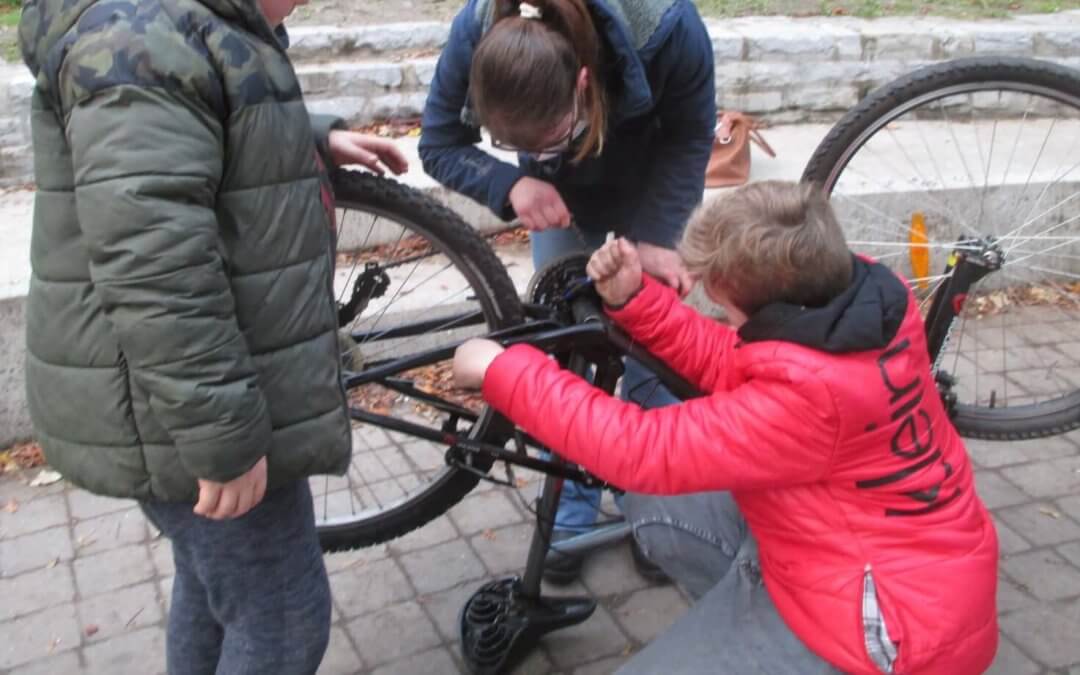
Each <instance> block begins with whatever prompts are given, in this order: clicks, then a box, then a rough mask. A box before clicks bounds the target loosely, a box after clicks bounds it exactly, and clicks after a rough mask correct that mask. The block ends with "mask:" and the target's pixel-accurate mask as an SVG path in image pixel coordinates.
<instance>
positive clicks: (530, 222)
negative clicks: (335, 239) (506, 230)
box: [420, 0, 716, 583]
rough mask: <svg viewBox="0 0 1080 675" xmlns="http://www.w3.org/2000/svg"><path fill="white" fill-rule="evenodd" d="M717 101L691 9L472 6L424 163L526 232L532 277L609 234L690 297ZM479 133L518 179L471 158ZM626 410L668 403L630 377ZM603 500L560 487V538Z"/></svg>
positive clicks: (476, 0) (632, 368)
mask: <svg viewBox="0 0 1080 675" xmlns="http://www.w3.org/2000/svg"><path fill="white" fill-rule="evenodd" d="M714 99H715V94H714V84H713V57H712V44H711V42H710V40H709V36H708V34H707V32H706V30H705V26H704V24H703V23H702V21H701V18H700V17H699V16H698V13H697V10H696V9H695V8H694V5H693V3H692V2H690V0H528V1H527V2H524V1H523V2H518V1H517V0H470V2H469V3H468V4H467V5H466V6H465V8H464V9H463V10H462V11H461V13H460V14H459V15H458V16H457V18H456V19H455V20H454V24H453V28H452V29H451V33H450V39H449V43H448V45H447V47H446V49H445V51H444V52H443V54H442V56H441V58H440V59H439V64H438V67H437V68H436V71H435V76H434V80H433V81H432V84H431V92H430V95H429V97H428V100H427V104H426V107H425V109H424V118H423V134H422V136H421V139H420V158H421V160H422V161H423V165H424V169H425V171H427V172H428V173H429V174H431V175H432V176H433V177H434V178H435V179H436V180H438V181H439V182H440V183H442V184H444V185H446V186H448V187H450V188H452V189H454V190H456V191H458V192H461V193H463V194H465V195H467V196H469V197H471V198H473V199H475V200H477V201H479V202H481V203H483V204H486V205H487V206H488V207H489V208H490V209H491V210H492V211H494V212H495V214H496V215H498V216H499V217H501V218H503V219H506V220H510V219H513V218H515V217H517V218H519V219H520V220H521V221H522V222H523V223H524V224H525V226H526V227H528V228H529V230H530V231H531V240H532V252H533V262H534V264H535V265H536V267H537V268H540V267H541V266H543V265H544V264H546V263H547V262H549V261H551V260H553V259H555V258H558V257H560V256H562V255H565V254H567V253H571V252H575V251H581V250H585V249H595V248H597V247H599V246H600V245H601V244H602V243H603V241H604V238H605V236H606V234H607V233H608V232H609V231H614V232H616V233H618V234H620V235H622V236H625V237H627V238H629V239H631V240H633V241H635V242H636V243H637V246H638V251H639V253H640V257H641V262H642V265H643V266H644V268H645V270H646V271H647V272H649V273H650V274H651V275H652V276H653V277H654V278H656V279H659V280H660V281H662V282H663V283H665V284H667V285H668V286H671V287H673V288H675V289H677V290H678V292H679V293H680V294H683V295H685V294H686V293H687V292H688V291H689V289H690V286H691V282H690V278H689V276H688V275H687V273H686V270H685V269H684V268H683V266H682V264H681V263H680V261H679V257H678V255H677V254H676V253H675V251H674V250H673V246H674V242H675V241H676V240H677V238H678V235H679V232H680V231H681V230H682V228H683V226H684V225H685V224H686V220H687V218H688V217H689V215H690V213H691V211H692V210H693V208H694V207H695V206H696V205H697V204H698V203H700V201H701V197H702V190H703V184H704V174H705V166H706V164H707V163H708V157H709V151H710V149H711V147H712V139H713V129H714V126H715V124H716V105H715V100H714ZM481 126H483V127H485V128H486V129H487V130H488V131H489V132H490V134H491V137H492V141H493V143H494V145H495V146H496V147H499V148H502V149H508V150H515V151H517V152H518V166H514V165H512V164H508V163H506V162H502V161H499V160H498V159H496V158H495V157H493V156H491V155H489V154H487V153H485V152H483V151H482V150H481V149H479V148H477V147H476V144H477V143H478V142H479V141H480V140H481V136H480V127H481ZM572 225H576V228H573V227H571V226H572ZM623 394H624V397H626V398H631V399H633V400H635V401H637V402H638V403H640V404H642V405H645V406H647V407H654V406H658V405H665V404H669V403H672V402H674V401H675V399H674V398H673V397H672V396H671V395H670V394H669V393H667V392H666V391H665V390H663V389H662V388H660V387H658V386H657V383H656V382H655V380H653V379H651V378H649V377H648V374H647V373H646V372H645V371H644V370H643V369H642V368H641V367H640V366H638V365H637V364H634V363H631V364H627V373H626V377H625V378H624V381H623ZM599 500H600V493H599V491H598V490H590V489H585V488H583V487H582V486H579V485H567V486H566V488H565V489H564V490H563V492H562V501H561V502H560V507H559V512H558V516H557V519H556V526H555V527H556V531H555V534H554V538H555V539H556V540H558V539H562V538H566V537H568V536H572V535H573V534H575V533H578V532H581V531H583V530H586V529H588V528H589V527H591V526H592V525H593V524H594V523H595V521H596V515H597V507H596V505H597V504H598V503H599ZM636 559H637V560H639V561H640V560H641V558H640V557H636ZM580 568H581V559H580V558H578V557H574V556H564V557H561V558H560V559H559V560H557V561H555V562H554V563H552V564H549V565H548V566H547V568H546V569H545V576H546V577H547V578H548V579H549V580H551V581H554V582H556V583H558V582H563V583H569V582H570V581H572V580H573V579H574V578H576V577H577V575H578V573H579V572H580Z"/></svg>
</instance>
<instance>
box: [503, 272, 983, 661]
mask: <svg viewBox="0 0 1080 675" xmlns="http://www.w3.org/2000/svg"><path fill="white" fill-rule="evenodd" d="M611 314H612V316H613V317H614V318H615V319H616V320H617V321H618V322H619V323H620V324H621V325H622V326H624V327H625V328H626V329H627V330H628V331H629V333H630V334H631V335H632V336H633V337H634V338H635V339H636V340H638V341H639V342H641V343H642V344H644V346H646V347H647V348H648V349H649V351H651V352H652V353H653V354H655V355H656V356H658V357H659V358H661V359H662V360H664V361H665V362H667V363H668V364H669V365H670V366H671V367H673V368H674V369H675V370H676V371H677V372H678V373H680V374H681V375H682V376H683V377H684V378H685V379H687V380H688V381H689V382H691V383H693V384H695V385H696V386H697V388H698V389H699V390H700V391H704V392H708V395H707V396H705V397H702V398H698V399H694V400H690V401H687V402H685V403H683V404H681V405H677V406H671V407H667V408H659V409H654V410H641V409H640V408H638V407H636V406H634V405H631V404H627V403H625V402H623V401H620V400H617V399H615V398H612V397H611V396H608V395H606V394H604V393H603V392H601V391H599V390H597V389H595V388H593V387H591V386H590V385H588V384H587V383H585V382H584V381H582V380H581V379H579V378H577V377H575V376H573V375H572V374H570V373H569V372H567V371H563V370H561V369H560V368H559V367H558V364H557V363H555V362H554V361H552V360H551V359H549V358H548V357H547V356H546V355H545V354H544V353H542V352H540V351H538V350H536V349H534V348H532V347H528V346H516V347H512V348H511V349H508V350H507V351H506V352H504V353H503V354H501V355H500V356H499V357H498V358H497V359H496V360H495V361H494V363H493V364H492V366H491V367H490V368H489V369H488V371H487V373H486V375H485V378H484V386H483V393H484V397H485V398H486V399H487V400H488V401H489V402H490V403H491V404H492V405H494V406H495V407H496V408H497V409H498V410H500V411H501V412H503V413H504V414H505V415H506V416H507V417H509V418H511V419H513V420H514V421H515V422H517V423H518V424H520V425H521V426H522V427H523V428H524V429H525V430H527V431H528V432H529V433H530V434H532V435H534V436H535V437H536V438H538V439H539V440H540V441H541V442H542V443H544V444H545V445H547V446H548V447H550V448H552V449H553V450H555V451H557V452H558V453H559V454H561V455H562V456H564V457H565V458H567V459H568V460H569V461H571V462H576V463H578V464H580V465H582V466H584V467H586V468H587V469H588V470H589V471H591V472H593V473H594V474H595V475H597V476H599V477H600V478H602V479H604V480H606V481H608V482H610V483H612V484H614V485H618V486H620V487H622V488H624V489H626V490H629V491H633V492H643V493H653V494H665V495H673V494H684V493H691V492H700V491H707V490H730V491H731V492H732V494H733V495H734V497H735V500H736V502H737V503H738V505H739V508H740V509H741V511H742V513H743V515H744V516H745V517H746V520H747V523H748V524H749V526H750V529H751V531H752V532H753V534H754V536H755V537H756V539H757V541H758V545H759V551H760V557H761V570H762V574H763V577H764V579H765V584H766V587H767V588H768V591H769V594H770V596H771V597H772V599H773V601H774V602H775V604H776V607H777V609H778V610H779V612H780V615H781V616H782V617H783V618H784V621H785V622H786V623H787V625H788V626H789V627H790V628H791V630H792V631H793V632H794V633H795V634H796V635H798V636H799V638H800V639H801V640H802V641H803V642H804V643H805V644H806V645H807V646H808V647H809V648H810V649H812V650H813V651H814V652H815V653H816V654H818V655H819V656H821V657H822V658H824V659H825V660H827V661H829V662H830V663H831V664H833V665H834V666H836V667H838V668H840V669H842V670H844V671H845V672H851V673H876V672H879V671H878V669H877V668H876V667H875V666H874V664H873V662H872V661H871V660H870V658H869V656H868V655H867V651H866V647H865V646H864V627H863V621H862V614H861V608H862V597H863V584H864V579H865V578H866V576H868V575H867V574H866V573H869V575H872V577H873V581H874V584H875V587H876V591H877V597H878V602H879V604H880V607H881V613H882V615H883V616H884V619H885V625H886V628H887V631H888V635H889V638H890V639H891V640H892V641H893V642H895V643H896V644H897V650H898V654H897V657H896V661H895V662H894V664H893V668H894V670H893V672H896V673H940V674H941V675H963V674H966V673H979V672H982V671H983V670H985V669H986V668H988V667H989V665H990V663H991V661H992V660H993V656H994V653H995V651H996V649H997V636H998V628H997V612H996V599H995V596H996V587H997V560H998V543H997V536H996V533H995V531H994V526H993V522H992V520H991V518H990V516H989V514H988V513H987V511H986V508H985V507H984V506H983V504H982V502H981V501H980V500H979V498H978V497H977V496H976V494H975V486H974V481H973V476H972V469H971V464H970V462H969V460H968V457H967V454H966V452H965V449H964V446H963V443H962V442H961V440H960V438H959V436H958V435H957V433H956V431H955V429H954V428H953V426H952V424H951V423H950V421H949V420H948V418H947V414H946V412H945V410H944V407H943V406H942V403H941V399H940V396H939V394H938V392H937V389H936V386H935V384H934V382H933V381H932V378H931V377H930V363H929V357H928V355H927V348H926V342H925V337H924V328H923V322H922V319H921V318H920V315H919V311H918V305H917V303H916V301H915V300H914V298H913V297H912V295H911V293H910V291H909V290H908V288H907V287H906V286H905V285H904V284H903V283H902V282H901V281H900V280H899V279H897V277H895V276H894V275H893V274H892V273H891V272H889V271H888V269H886V268H885V267H883V266H881V265H878V264H871V263H868V262H867V261H863V260H856V272H855V279H854V282H853V284H852V286H851V287H850V288H849V289H848V291H847V292H846V293H844V294H843V295H842V296H841V297H839V298H837V299H836V300H834V301H833V302H831V303H830V304H829V305H827V306H826V307H824V308H816V309H815V308H805V307H795V306H790V305H782V304H778V305H770V306H767V307H765V308H764V309H762V310H761V311H759V312H758V313H756V314H755V315H754V316H752V317H751V318H750V320H749V321H748V322H747V323H746V324H745V325H743V326H742V327H741V328H740V329H739V331H738V332H736V331H734V330H732V329H731V328H729V327H727V326H724V325H722V324H720V323H717V322H715V321H713V320H710V319H708V318H706V317H703V316H701V315H700V314H698V313H697V312H695V311H693V310H692V309H690V308H688V307H686V306H685V305H683V304H682V303H681V302H679V300H678V298H677V297H676V295H675V294H674V292H673V291H671V290H669V289H667V288H665V287H663V286H662V285H660V284H659V283H657V282H655V281H652V280H650V279H646V282H645V285H644V287H643V289H642V290H641V291H640V292H639V294H638V295H637V296H636V297H635V298H634V299H633V300H631V301H630V302H629V303H628V305H627V306H626V307H624V308H623V309H621V310H618V311H612V312H611ZM556 420H557V422H556ZM717 639H723V636H717Z"/></svg>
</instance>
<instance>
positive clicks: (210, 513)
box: [195, 457, 266, 520]
mask: <svg viewBox="0 0 1080 675" xmlns="http://www.w3.org/2000/svg"><path fill="white" fill-rule="evenodd" d="M265 494H266V458H265V457H263V458H261V459H259V461H258V462H255V466H253V467H251V468H250V469H248V472H247V473H245V474H244V475H242V476H240V477H239V478H234V479H232V480H231V481H229V482H228V483H218V482H215V481H212V480H203V479H202V478H200V479H199V503H198V504H196V505H195V514H196V515H199V516H203V517H204V518H210V519H211V520H227V519H229V518H239V517H240V516H242V515H244V514H245V513H247V512H248V511H250V510H251V509H253V508H255V506H257V505H258V503H259V502H261V501H262V498H263V495H265Z"/></svg>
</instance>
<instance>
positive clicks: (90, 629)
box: [83, 624, 101, 637]
mask: <svg viewBox="0 0 1080 675" xmlns="http://www.w3.org/2000/svg"><path fill="white" fill-rule="evenodd" d="M99 630H101V629H100V628H98V627H97V626H96V625H95V624H90V625H88V626H87V627H86V629H85V630H84V631H83V632H84V633H86V637H93V636H94V635H97V633H98V631H99Z"/></svg>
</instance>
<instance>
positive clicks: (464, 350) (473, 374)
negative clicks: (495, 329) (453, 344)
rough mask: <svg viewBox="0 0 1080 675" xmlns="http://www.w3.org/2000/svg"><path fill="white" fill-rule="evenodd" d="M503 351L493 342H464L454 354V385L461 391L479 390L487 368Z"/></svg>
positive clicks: (480, 340)
mask: <svg viewBox="0 0 1080 675" xmlns="http://www.w3.org/2000/svg"><path fill="white" fill-rule="evenodd" d="M503 351H505V350H504V349H503V346H502V345H500V344H499V343H498V342H495V341H494V340H484V339H481V338H473V339H471V340H466V341H465V342H464V343H462V345H461V346H460V347H458V348H457V351H456V352H454V385H455V386H457V387H460V388H461V389H479V388H480V386H481V385H482V384H484V373H486V372H487V369H488V366H490V365H491V362H492V361H494V360H495V357H496V356H498V355H499V354H502V353H503Z"/></svg>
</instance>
